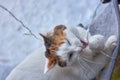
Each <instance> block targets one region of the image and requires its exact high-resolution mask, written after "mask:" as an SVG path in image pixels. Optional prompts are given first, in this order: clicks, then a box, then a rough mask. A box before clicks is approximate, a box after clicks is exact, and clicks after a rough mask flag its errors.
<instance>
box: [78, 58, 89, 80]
mask: <svg viewBox="0 0 120 80" xmlns="http://www.w3.org/2000/svg"><path fill="white" fill-rule="evenodd" d="M78 62H79V65H80V66H81V68H82V69H83V70H85V71H84V73H85V75H86V76H85V77H86V78H87V80H88V79H89V78H88V77H87V73H86V72H87V68H85V66H84V65H82V64H81V63H80V58H79V57H78Z"/></svg>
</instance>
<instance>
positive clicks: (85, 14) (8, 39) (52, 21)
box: [0, 0, 99, 80]
mask: <svg viewBox="0 0 120 80" xmlns="http://www.w3.org/2000/svg"><path fill="white" fill-rule="evenodd" d="M98 2H99V0H91V1H88V0H29V1H28V0H0V4H1V5H3V6H5V7H6V8H7V9H9V10H10V11H11V12H12V13H13V14H14V15H15V16H16V17H17V18H19V19H20V20H22V21H23V22H24V24H25V25H26V26H27V27H29V28H30V29H31V30H32V32H33V33H34V34H35V35H36V36H37V37H39V38H40V39H41V37H40V36H39V34H38V33H45V32H46V31H49V30H50V29H52V28H53V27H54V26H55V25H58V24H69V25H78V24H79V23H83V24H84V25H86V24H87V23H88V22H89V18H90V16H91V15H92V13H93V11H94V9H95V7H96V6H97V3H98ZM24 33H28V31H27V30H26V29H25V28H23V27H22V26H21V24H20V23H19V22H17V21H16V20H15V19H14V18H13V17H11V16H10V15H9V13H8V12H6V11H5V10H3V9H1V8H0V80H4V79H5V77H6V76H7V75H8V74H9V72H10V71H11V70H12V69H13V68H14V67H15V66H16V65H18V64H19V63H20V62H21V61H23V60H24V59H25V58H26V56H28V55H29V54H30V53H32V52H33V51H34V50H36V49H38V48H39V47H40V46H41V45H42V44H43V42H42V39H41V40H37V39H35V38H34V37H32V36H26V35H24Z"/></svg>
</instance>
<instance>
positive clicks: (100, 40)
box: [89, 34, 105, 51]
mask: <svg viewBox="0 0 120 80" xmlns="http://www.w3.org/2000/svg"><path fill="white" fill-rule="evenodd" d="M104 44H105V42H104V36H102V35H99V34H98V35H94V36H92V37H90V39H89V47H90V49H91V50H92V51H100V50H103V49H104Z"/></svg>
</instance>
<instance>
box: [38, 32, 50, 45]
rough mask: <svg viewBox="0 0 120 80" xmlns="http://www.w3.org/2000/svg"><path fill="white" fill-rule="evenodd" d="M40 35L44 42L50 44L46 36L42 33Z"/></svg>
mask: <svg viewBox="0 0 120 80" xmlns="http://www.w3.org/2000/svg"><path fill="white" fill-rule="evenodd" d="M39 34H40V36H41V37H42V38H43V40H44V42H45V43H46V42H48V38H47V37H46V36H45V35H43V34H41V33H39Z"/></svg>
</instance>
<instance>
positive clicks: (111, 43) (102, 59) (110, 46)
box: [88, 35, 117, 78]
mask: <svg viewBox="0 0 120 80" xmlns="http://www.w3.org/2000/svg"><path fill="white" fill-rule="evenodd" d="M116 43H117V37H116V36H114V35H113V36H110V37H109V38H108V40H107V41H106V43H105V47H104V50H103V51H100V52H99V53H97V54H98V55H96V56H95V57H94V59H93V61H94V62H96V63H100V64H91V63H89V65H90V67H91V68H92V69H93V70H94V73H93V72H88V75H89V77H91V78H94V77H95V76H96V75H97V74H98V73H99V71H100V70H101V69H102V68H104V67H105V65H106V63H107V62H108V61H109V60H110V56H111V55H112V53H113V50H114V48H115V46H116ZM103 52H104V53H103ZM105 54H106V55H105ZM108 55H109V57H108Z"/></svg>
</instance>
